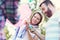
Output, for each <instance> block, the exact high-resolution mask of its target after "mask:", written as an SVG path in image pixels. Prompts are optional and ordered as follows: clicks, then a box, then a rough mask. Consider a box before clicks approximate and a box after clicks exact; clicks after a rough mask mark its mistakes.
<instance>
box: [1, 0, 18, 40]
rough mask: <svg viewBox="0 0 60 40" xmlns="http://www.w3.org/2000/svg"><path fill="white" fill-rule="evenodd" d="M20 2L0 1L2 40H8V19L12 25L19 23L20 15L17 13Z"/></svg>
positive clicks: (12, 0) (15, 0)
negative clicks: (6, 31) (6, 33)
mask: <svg viewBox="0 0 60 40" xmlns="http://www.w3.org/2000/svg"><path fill="white" fill-rule="evenodd" d="M18 1H19V0H11V1H10V0H7V1H6V0H0V40H6V37H5V32H4V27H5V22H6V19H9V20H10V22H11V23H12V24H16V23H17V22H18V20H19V19H18V15H17V13H16V9H17V7H18V6H17V5H16V4H18Z"/></svg>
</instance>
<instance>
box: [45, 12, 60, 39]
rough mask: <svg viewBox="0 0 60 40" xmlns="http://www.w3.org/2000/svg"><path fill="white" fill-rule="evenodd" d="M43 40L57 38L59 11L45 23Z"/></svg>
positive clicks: (59, 29) (59, 20) (59, 23)
mask: <svg viewBox="0 0 60 40" xmlns="http://www.w3.org/2000/svg"><path fill="white" fill-rule="evenodd" d="M45 27H46V37H45V40H59V35H60V12H55V13H54V14H53V16H52V17H51V18H50V19H49V20H48V21H47V23H46V26H45Z"/></svg>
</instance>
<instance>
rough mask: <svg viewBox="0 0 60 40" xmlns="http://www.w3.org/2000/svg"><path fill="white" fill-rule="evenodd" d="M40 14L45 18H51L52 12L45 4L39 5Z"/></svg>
mask: <svg viewBox="0 0 60 40" xmlns="http://www.w3.org/2000/svg"><path fill="white" fill-rule="evenodd" d="M41 9H42V12H43V13H44V14H45V15H46V16H47V17H51V16H52V11H51V10H50V9H49V7H48V6H47V5H46V4H44V3H43V4H42V5H41Z"/></svg>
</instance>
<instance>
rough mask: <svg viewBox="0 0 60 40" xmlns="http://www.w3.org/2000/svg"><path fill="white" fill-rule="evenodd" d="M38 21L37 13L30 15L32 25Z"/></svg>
mask: <svg viewBox="0 0 60 40" xmlns="http://www.w3.org/2000/svg"><path fill="white" fill-rule="evenodd" d="M39 22H40V15H39V14H38V13H36V14H35V15H34V16H33V17H32V19H31V23H32V24H33V25H36V24H38V23H39Z"/></svg>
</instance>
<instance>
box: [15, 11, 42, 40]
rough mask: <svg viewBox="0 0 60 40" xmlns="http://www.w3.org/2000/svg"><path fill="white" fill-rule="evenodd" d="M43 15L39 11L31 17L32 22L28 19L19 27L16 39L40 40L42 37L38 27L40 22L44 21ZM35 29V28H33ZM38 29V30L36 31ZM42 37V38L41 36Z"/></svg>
mask: <svg viewBox="0 0 60 40" xmlns="http://www.w3.org/2000/svg"><path fill="white" fill-rule="evenodd" d="M42 18H43V17H42V15H41V14H40V13H39V12H36V13H34V14H33V16H32V17H31V20H30V22H29V23H28V22H27V21H26V22H25V24H24V25H23V26H21V27H20V28H18V30H17V31H16V35H15V38H14V40H25V39H26V40H38V39H40V36H38V35H40V33H41V32H40V30H39V28H38V25H39V23H41V21H42ZM32 29H33V30H32ZM35 30H36V32H37V33H39V34H36V32H34V31H35ZM41 39H42V38H41Z"/></svg>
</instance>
